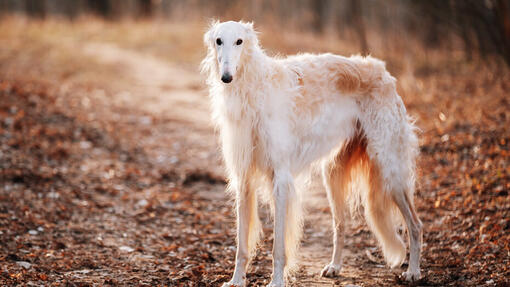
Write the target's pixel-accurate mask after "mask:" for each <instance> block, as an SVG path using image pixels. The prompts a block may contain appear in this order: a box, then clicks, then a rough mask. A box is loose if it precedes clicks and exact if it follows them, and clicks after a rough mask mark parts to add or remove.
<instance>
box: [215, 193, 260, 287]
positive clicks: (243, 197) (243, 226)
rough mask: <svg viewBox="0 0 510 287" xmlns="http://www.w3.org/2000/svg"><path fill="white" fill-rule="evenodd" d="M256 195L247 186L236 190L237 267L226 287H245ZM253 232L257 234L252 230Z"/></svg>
mask: <svg viewBox="0 0 510 287" xmlns="http://www.w3.org/2000/svg"><path fill="white" fill-rule="evenodd" d="M255 201H256V194H255V193H254V192H250V190H249V188H248V185H247V184H242V185H241V186H239V187H238V188H236V213H237V252H236V265H235V270H234V275H233V276H232V280H230V281H229V282H227V283H225V284H223V286H224V287H231V286H244V285H245V279H246V268H247V265H248V261H249V248H248V240H249V238H248V237H249V232H250V230H249V228H250V222H253V221H254V220H256V218H252V217H253V216H257V215H256V214H254V210H253V208H254V205H255V208H256V202H255ZM251 232H257V231H256V230H252V231H251Z"/></svg>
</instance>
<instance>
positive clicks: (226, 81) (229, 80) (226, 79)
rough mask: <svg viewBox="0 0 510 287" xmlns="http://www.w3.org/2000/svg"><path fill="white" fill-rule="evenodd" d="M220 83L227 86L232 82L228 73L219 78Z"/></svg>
mask: <svg viewBox="0 0 510 287" xmlns="http://www.w3.org/2000/svg"><path fill="white" fill-rule="evenodd" d="M221 81H222V82H223V83H227V84H228V83H230V82H232V75H230V74H229V73H225V74H223V76H221Z"/></svg>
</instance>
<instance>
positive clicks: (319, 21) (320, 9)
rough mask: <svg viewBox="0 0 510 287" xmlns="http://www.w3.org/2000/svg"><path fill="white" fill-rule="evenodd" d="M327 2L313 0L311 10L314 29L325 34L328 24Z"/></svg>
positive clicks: (324, 0)
mask: <svg viewBox="0 0 510 287" xmlns="http://www.w3.org/2000/svg"><path fill="white" fill-rule="evenodd" d="M327 2H328V1H327V0H311V1H310V9H311V11H312V12H313V15H312V29H313V30H314V32H317V33H323V32H324V26H325V23H326V12H327V6H328V5H327V4H328V3H327Z"/></svg>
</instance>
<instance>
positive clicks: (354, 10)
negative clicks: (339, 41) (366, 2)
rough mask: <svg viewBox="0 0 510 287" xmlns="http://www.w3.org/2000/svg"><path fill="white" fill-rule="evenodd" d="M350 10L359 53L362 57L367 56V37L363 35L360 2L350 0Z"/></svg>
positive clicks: (363, 27) (363, 26)
mask: <svg viewBox="0 0 510 287" xmlns="http://www.w3.org/2000/svg"><path fill="white" fill-rule="evenodd" d="M350 8H351V15H352V22H353V25H354V29H355V31H356V35H357V36H358V41H359V44H360V48H361V53H362V54H363V55H367V54H368V52H369V50H368V43H367V36H366V33H365V23H364V22H363V13H362V10H361V1H360V0H350Z"/></svg>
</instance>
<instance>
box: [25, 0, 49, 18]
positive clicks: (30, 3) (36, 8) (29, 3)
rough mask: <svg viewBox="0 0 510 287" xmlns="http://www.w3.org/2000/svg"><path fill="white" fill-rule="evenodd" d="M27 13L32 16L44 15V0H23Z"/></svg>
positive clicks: (40, 16) (41, 16) (42, 16)
mask: <svg viewBox="0 0 510 287" xmlns="http://www.w3.org/2000/svg"><path fill="white" fill-rule="evenodd" d="M25 9H26V11H27V15H29V16H30V17H34V18H41V19H42V18H44V17H46V0H25Z"/></svg>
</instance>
